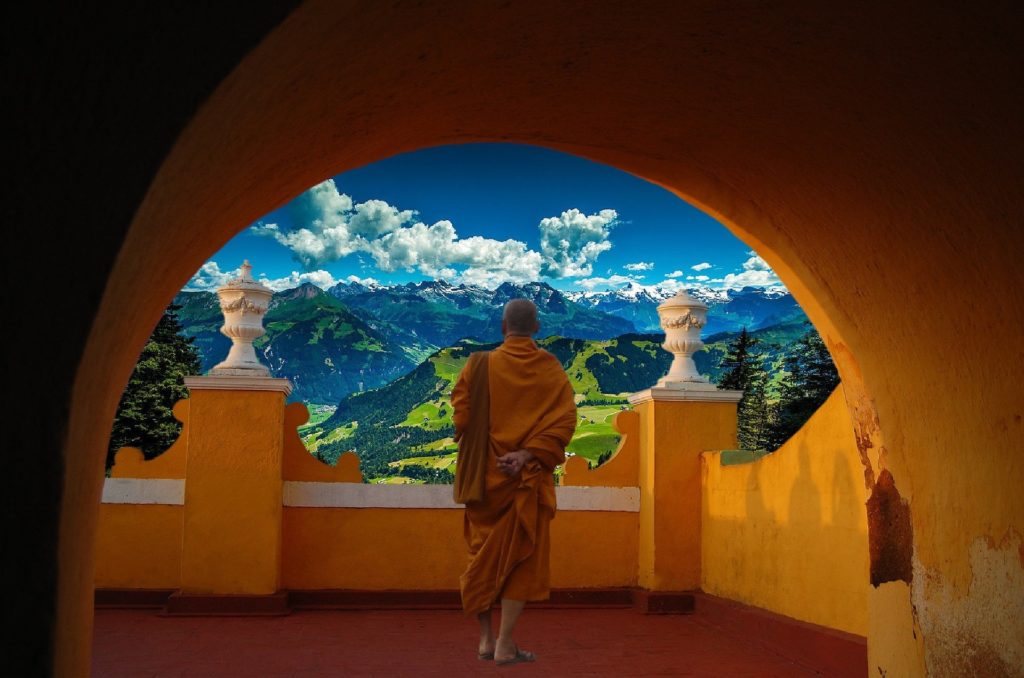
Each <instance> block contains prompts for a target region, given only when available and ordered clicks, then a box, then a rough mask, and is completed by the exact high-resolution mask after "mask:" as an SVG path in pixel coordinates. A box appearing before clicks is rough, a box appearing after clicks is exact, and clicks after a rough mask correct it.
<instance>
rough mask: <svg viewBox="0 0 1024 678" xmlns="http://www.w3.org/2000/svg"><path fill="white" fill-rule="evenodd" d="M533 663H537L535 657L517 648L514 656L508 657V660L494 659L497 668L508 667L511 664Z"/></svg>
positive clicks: (527, 651)
mask: <svg viewBox="0 0 1024 678" xmlns="http://www.w3.org/2000/svg"><path fill="white" fill-rule="evenodd" d="M535 661H537V655H535V654H534V653H532V652H530V651H529V650H520V649H519V648H518V647H517V648H516V654H515V656H514V657H509V658H508V659H495V660H494V663H495V664H497V665H498V666H510V665H512V664H522V663H527V662H535Z"/></svg>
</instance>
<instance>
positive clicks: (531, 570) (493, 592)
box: [452, 299, 576, 664]
mask: <svg viewBox="0 0 1024 678" xmlns="http://www.w3.org/2000/svg"><path fill="white" fill-rule="evenodd" d="M539 330H540V324H539V323H538V322H537V307H536V306H534V304H533V302H531V301H529V300H526V299H514V300H512V301H510V302H508V304H506V306H505V309H504V313H503V316H502V322H501V331H502V334H503V335H504V337H505V340H504V342H503V343H502V345H501V346H500V347H498V348H497V349H495V350H494V351H491V352H489V353H488V354H487V355H486V356H484V355H483V354H482V353H475V354H472V355H471V356H470V360H469V361H467V363H466V366H465V367H464V368H463V370H462V373H461V374H460V375H459V379H458V381H457V382H456V385H455V387H454V389H453V390H452V409H453V413H452V417H453V419H454V423H455V435H456V440H457V441H459V442H460V452H459V462H458V464H459V466H458V467H457V468H459V469H463V464H465V470H466V472H467V473H468V472H469V470H470V469H472V468H473V464H474V459H473V458H471V457H470V455H472V454H476V452H475V451H474V450H466V449H464V445H463V443H464V442H465V441H463V440H461V439H462V438H463V437H464V436H466V435H467V430H468V431H470V432H472V431H473V429H474V427H479V426H481V425H485V426H486V428H485V429H482V437H481V438H480V439H481V440H482V441H483V444H481V445H478V446H476V447H475V448H474V449H477V450H479V449H482V450H483V453H482V454H480V455H479V456H478V457H477V460H478V461H479V463H478V464H477V465H478V466H479V468H480V471H479V480H480V490H481V492H482V497H481V498H480V499H479V500H475V501H474V500H468V501H465V503H466V513H465V522H464V532H465V537H466V542H467V544H468V546H469V565H468V566H467V568H466V571H465V573H464V574H463V575H462V578H461V581H460V583H461V588H462V607H463V610H465V612H466V614H475V615H477V619H478V620H479V622H480V643H479V646H478V648H477V651H478V656H479V657H480V659H494V661H495V662H496V663H498V664H513V663H517V662H532V661H535V660H536V655H535V654H534V653H532V652H529V651H527V650H522V649H520V648H519V647H518V646H517V645H516V643H515V642H514V641H513V639H512V633H513V631H514V630H515V627H516V622H517V621H518V620H519V615H520V614H521V613H522V611H523V606H524V605H525V603H526V601H528V600H546V599H547V598H548V597H549V595H550V566H549V555H550V533H549V530H548V528H549V524H550V523H551V519H552V518H553V517H554V515H555V482H554V475H553V472H554V470H555V467H556V466H558V465H559V464H561V463H563V462H564V461H565V446H566V445H568V444H569V441H570V440H571V439H572V435H573V432H574V431H575V430H576V404H575V400H574V398H573V390H572V386H571V385H570V384H569V378H568V377H567V376H566V374H565V370H563V369H562V365H561V363H559V361H558V359H557V358H555V356H553V355H551V354H550V353H548V352H547V351H544V350H542V349H540V348H538V347H537V344H536V343H535V342H534V341H533V339H532V337H533V335H534V334H536V333H537V332H538V331H539ZM483 359H486V361H487V362H486V371H485V372H481V371H480V365H478V364H477V361H478V360H483ZM473 379H486V383H487V389H486V395H487V396H489V398H487V397H486V396H482V395H479V394H480V393H481V389H478V390H477V391H475V392H474V391H473V384H472V381H473ZM471 393H475V394H477V395H476V398H477V399H479V398H484V399H483V400H482V402H483V403H484V407H483V408H480V406H479V405H477V407H478V409H482V410H483V412H474V411H473V407H472V406H471V405H472V402H473V400H474V398H471ZM478 402H479V401H478ZM487 413H489V416H487V417H486V421H483V419H484V417H483V414H487ZM470 435H472V433H470ZM460 472H461V471H457V472H456V497H457V501H462V500H460V499H458V497H459V492H460V487H459V485H460V481H461V480H462V479H460V478H459V476H458V474H459V473H460ZM499 599H500V600H501V627H500V628H499V631H498V636H497V638H495V637H494V634H493V632H492V627H491V606H492V605H493V604H494V603H495V602H497V601H498V600H499Z"/></svg>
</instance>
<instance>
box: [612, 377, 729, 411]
mask: <svg viewBox="0 0 1024 678" xmlns="http://www.w3.org/2000/svg"><path fill="white" fill-rule="evenodd" d="M742 397H743V391H730V390H726V389H720V388H718V387H717V386H715V385H714V384H701V383H699V382H693V383H686V385H685V386H652V387H651V388H649V389H645V390H643V391H637V392H636V393H633V394H631V395H630V396H629V398H628V400H629V404H630V405H640V404H641V403H648V402H651V401H655V402H697V403H738V402H739V401H740V398H742Z"/></svg>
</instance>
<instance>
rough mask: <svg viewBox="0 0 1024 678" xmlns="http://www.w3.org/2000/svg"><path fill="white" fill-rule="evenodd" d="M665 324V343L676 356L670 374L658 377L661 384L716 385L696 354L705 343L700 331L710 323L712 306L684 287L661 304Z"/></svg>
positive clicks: (663, 327)
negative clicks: (703, 371) (704, 373)
mask: <svg viewBox="0 0 1024 678" xmlns="http://www.w3.org/2000/svg"><path fill="white" fill-rule="evenodd" d="M658 317H659V319H660V320H661V328H662V329H663V330H665V343H663V344H662V345H661V346H662V348H664V349H665V350H666V351H668V352H669V353H671V354H672V355H674V356H675V360H673V361H672V367H671V368H670V369H669V371H668V374H667V375H665V376H664V377H662V378H661V379H659V380H658V384H657V385H658V386H661V387H665V388H698V389H701V390H703V389H705V388H709V387H710V388H711V389H714V388H715V387H714V386H713V385H712V384H711V383H710V382H709V381H708V380H707V378H706V377H703V376H701V374H700V373H699V372H698V371H697V364H696V363H695V362H693V354H694V353H696V352H697V351H699V350H700V349H701V347H702V346H704V342H703V341H701V340H700V332H701V330H702V329H704V325H705V324H707V318H708V307H707V306H706V305H705V304H702V303H701V302H700V301H698V300H696V299H694V298H693V297H691V296H690V295H689V294H687V293H686V290H680V291H679V292H677V293H676V295H675V296H674V297H670V298H669V299H666V300H665V301H663V302H662V303H661V304H659V305H658Z"/></svg>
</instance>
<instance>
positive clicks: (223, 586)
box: [181, 375, 291, 597]
mask: <svg viewBox="0 0 1024 678" xmlns="http://www.w3.org/2000/svg"><path fill="white" fill-rule="evenodd" d="M185 384H186V386H188V388H189V391H190V398H189V432H188V461H187V465H186V472H185V473H186V477H185V510H184V525H183V528H184V530H183V540H182V552H181V596H183V597H188V596H209V595H241V596H262V595H269V594H273V593H276V592H277V591H278V589H279V588H280V583H281V520H282V501H281V499H282V484H283V483H282V474H281V469H282V459H283V449H284V408H285V397H286V396H287V395H288V394H289V393H290V392H291V384H290V383H289V381H288V380H287V379H272V378H269V377H259V376H257V377H250V376H230V375H228V376H221V375H216V376H207V377H189V378H187V379H186V380H185Z"/></svg>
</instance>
